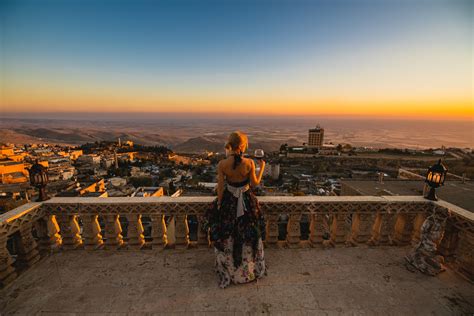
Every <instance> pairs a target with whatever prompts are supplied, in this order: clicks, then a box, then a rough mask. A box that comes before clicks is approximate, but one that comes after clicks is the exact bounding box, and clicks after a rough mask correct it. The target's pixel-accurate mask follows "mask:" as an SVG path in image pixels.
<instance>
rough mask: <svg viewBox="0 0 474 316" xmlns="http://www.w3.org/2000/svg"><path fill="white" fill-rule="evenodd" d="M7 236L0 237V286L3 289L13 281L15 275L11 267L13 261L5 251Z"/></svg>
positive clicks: (6, 250)
mask: <svg viewBox="0 0 474 316" xmlns="http://www.w3.org/2000/svg"><path fill="white" fill-rule="evenodd" d="M7 240H8V237H7V235H6V234H5V235H0V285H1V286H2V287H3V286H5V285H7V284H8V283H10V282H11V281H13V280H14V279H15V278H16V276H17V274H16V272H15V269H14V268H13V267H12V264H13V260H12V257H11V255H10V253H9V252H8V249H7Z"/></svg>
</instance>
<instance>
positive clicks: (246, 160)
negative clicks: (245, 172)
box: [242, 158, 255, 168]
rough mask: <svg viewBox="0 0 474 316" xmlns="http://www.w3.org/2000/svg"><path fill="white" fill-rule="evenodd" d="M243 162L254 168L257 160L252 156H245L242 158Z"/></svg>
mask: <svg viewBox="0 0 474 316" xmlns="http://www.w3.org/2000/svg"><path fill="white" fill-rule="evenodd" d="M242 161H243V163H244V164H245V165H246V166H248V167H249V168H253V167H255V162H254V161H253V159H250V158H244V159H242Z"/></svg>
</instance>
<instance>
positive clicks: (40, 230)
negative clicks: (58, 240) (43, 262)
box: [34, 219, 51, 255]
mask: <svg viewBox="0 0 474 316" xmlns="http://www.w3.org/2000/svg"><path fill="white" fill-rule="evenodd" d="M34 225H35V229H36V235H37V236H38V250H39V252H40V254H41V255H44V254H46V253H48V252H49V250H50V248H51V246H50V241H49V236H48V223H47V219H46V220H45V219H39V220H37V221H36V222H35V223H34Z"/></svg>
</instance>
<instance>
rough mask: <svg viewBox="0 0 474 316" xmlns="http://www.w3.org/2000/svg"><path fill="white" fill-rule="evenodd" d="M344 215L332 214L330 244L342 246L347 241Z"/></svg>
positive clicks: (345, 215)
mask: <svg viewBox="0 0 474 316" xmlns="http://www.w3.org/2000/svg"><path fill="white" fill-rule="evenodd" d="M347 216H348V214H346V213H336V214H333V219H332V223H331V242H332V243H333V244H343V243H345V242H346V240H347V229H346V226H347V224H346V217H347Z"/></svg>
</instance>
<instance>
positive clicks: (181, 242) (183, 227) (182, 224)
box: [175, 214, 189, 248]
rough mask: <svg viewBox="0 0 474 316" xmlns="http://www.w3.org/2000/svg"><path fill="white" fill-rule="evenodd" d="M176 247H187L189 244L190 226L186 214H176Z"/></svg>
mask: <svg viewBox="0 0 474 316" xmlns="http://www.w3.org/2000/svg"><path fill="white" fill-rule="evenodd" d="M175 229H176V230H175V236H176V247H177V248H185V247H187V246H188V245H189V227H188V219H187V216H186V215H181V214H180V215H175Z"/></svg>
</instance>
